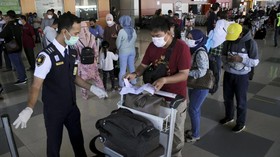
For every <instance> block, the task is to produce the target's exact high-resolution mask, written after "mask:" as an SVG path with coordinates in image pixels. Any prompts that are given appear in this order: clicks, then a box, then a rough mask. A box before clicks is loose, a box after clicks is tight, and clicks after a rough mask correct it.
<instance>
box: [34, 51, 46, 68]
mask: <svg viewBox="0 0 280 157" xmlns="http://www.w3.org/2000/svg"><path fill="white" fill-rule="evenodd" d="M45 58H46V56H45V55H44V54H40V55H39V56H38V57H37V59H36V64H37V66H38V67H39V66H40V65H42V64H43V63H44V61H45Z"/></svg>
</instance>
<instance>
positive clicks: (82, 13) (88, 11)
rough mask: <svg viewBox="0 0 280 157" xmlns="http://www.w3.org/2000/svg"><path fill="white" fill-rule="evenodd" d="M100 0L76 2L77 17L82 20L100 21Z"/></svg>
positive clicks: (78, 0) (79, 0) (80, 0)
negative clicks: (92, 19) (93, 19)
mask: <svg viewBox="0 0 280 157" xmlns="http://www.w3.org/2000/svg"><path fill="white" fill-rule="evenodd" d="M97 4H98V0H76V15H77V16H78V17H80V18H82V20H89V19H90V18H95V19H98V14H97V13H98V5H97Z"/></svg>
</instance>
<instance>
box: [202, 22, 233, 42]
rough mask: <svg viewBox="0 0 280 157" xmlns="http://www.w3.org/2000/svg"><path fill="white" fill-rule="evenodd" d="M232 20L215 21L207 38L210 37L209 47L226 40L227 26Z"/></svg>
mask: <svg viewBox="0 0 280 157" xmlns="http://www.w3.org/2000/svg"><path fill="white" fill-rule="evenodd" d="M232 23H234V22H229V21H227V20H224V19H221V20H218V21H217V23H216V26H215V28H214V29H213V30H212V31H210V33H209V36H208V37H209V38H212V43H211V45H210V47H211V48H215V47H218V46H220V45H221V44H222V43H223V42H224V41H226V35H227V28H228V26H229V25H230V24H232Z"/></svg>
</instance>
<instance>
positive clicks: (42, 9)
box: [36, 0, 64, 18]
mask: <svg viewBox="0 0 280 157" xmlns="http://www.w3.org/2000/svg"><path fill="white" fill-rule="evenodd" d="M49 9H54V12H55V13H56V14H57V11H61V13H63V12H64V9H63V0H36V10H37V15H38V17H41V18H42V17H43V13H46V12H47V10H49Z"/></svg>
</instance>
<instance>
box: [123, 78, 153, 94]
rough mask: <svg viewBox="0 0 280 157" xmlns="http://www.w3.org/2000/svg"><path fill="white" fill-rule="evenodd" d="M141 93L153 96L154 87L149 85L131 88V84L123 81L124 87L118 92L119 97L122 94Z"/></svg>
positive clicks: (126, 80) (125, 80)
mask: <svg viewBox="0 0 280 157" xmlns="http://www.w3.org/2000/svg"><path fill="white" fill-rule="evenodd" d="M143 91H146V92H149V93H150V94H154V93H155V87H154V86H153V85H151V84H149V83H147V84H144V85H142V86H140V87H139V86H133V85H132V84H130V83H129V81H128V79H124V87H123V88H122V90H121V91H120V94H121V95H124V94H128V93H131V94H140V93H142V92H143Z"/></svg>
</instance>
